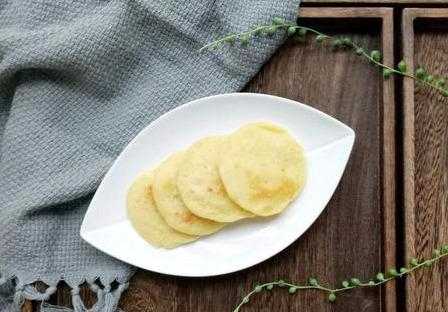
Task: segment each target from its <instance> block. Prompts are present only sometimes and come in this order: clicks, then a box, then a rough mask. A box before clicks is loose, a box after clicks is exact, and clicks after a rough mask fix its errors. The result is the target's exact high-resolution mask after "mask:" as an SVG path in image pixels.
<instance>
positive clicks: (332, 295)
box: [328, 293, 336, 302]
mask: <svg viewBox="0 0 448 312" xmlns="http://www.w3.org/2000/svg"><path fill="white" fill-rule="evenodd" d="M328 301H330V302H334V301H336V294H335V293H330V294H329V295H328Z"/></svg>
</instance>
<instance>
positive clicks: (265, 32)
mask: <svg viewBox="0 0 448 312" xmlns="http://www.w3.org/2000/svg"><path fill="white" fill-rule="evenodd" d="M278 32H282V33H284V34H286V35H287V36H292V37H294V38H295V39H296V40H297V41H298V42H305V41H306V37H307V35H308V34H313V35H315V38H314V40H315V41H316V42H317V43H319V44H324V43H325V42H329V43H330V44H331V46H332V48H333V50H339V49H345V50H350V51H354V52H355V53H356V54H357V55H359V56H360V57H363V58H365V59H367V60H368V61H369V63H371V64H373V65H375V66H378V67H379V68H381V69H382V71H383V77H384V78H385V79H388V78H390V77H391V76H392V75H394V74H395V75H400V76H403V77H407V78H411V79H414V80H415V81H416V82H419V83H421V84H423V85H426V86H428V87H430V88H432V89H434V90H436V91H438V92H439V93H440V94H441V95H443V96H444V97H448V88H447V86H446V80H445V78H443V77H439V76H435V75H431V74H429V73H428V72H427V71H426V70H425V69H424V68H423V67H418V68H417V69H416V70H415V72H414V73H410V72H409V71H408V68H407V67H408V66H407V64H406V62H405V61H404V60H402V61H400V62H399V63H398V64H397V66H396V67H391V66H388V65H385V64H383V63H382V62H381V59H382V56H381V52H380V51H378V50H372V51H367V50H366V49H364V48H363V47H361V46H360V45H358V44H356V43H355V42H353V41H352V40H351V39H350V38H349V37H337V36H330V35H327V34H324V33H322V32H320V31H317V30H315V29H312V28H310V27H305V26H300V25H297V24H296V23H294V22H289V21H286V20H285V19H283V18H279V17H276V18H274V19H273V21H272V23H271V24H268V25H261V26H256V27H254V28H252V29H250V30H247V31H245V32H242V33H239V34H229V35H227V36H225V37H223V38H221V39H218V40H216V41H213V42H211V43H209V44H207V45H205V46H203V47H202V48H201V49H200V51H204V50H207V49H216V48H219V47H221V46H223V45H234V44H236V43H239V44H240V45H241V46H242V47H246V46H248V45H249V43H250V41H251V40H252V39H253V38H254V37H257V36H272V35H274V34H275V33H278ZM447 256H448V245H444V246H443V247H441V248H440V249H436V250H434V252H433V255H432V257H431V258H429V259H427V260H421V261H419V260H417V259H416V258H412V259H411V260H410V262H409V265H408V266H407V267H402V268H400V270H398V271H397V270H396V269H394V268H392V269H389V270H388V271H387V272H386V273H383V272H380V273H378V274H377V275H376V276H375V277H374V278H372V279H370V280H368V281H364V282H363V281H361V280H359V279H358V278H351V279H349V280H344V281H343V282H342V283H341V286H340V287H330V286H324V285H322V284H320V283H319V281H318V280H317V279H316V278H309V279H308V282H307V283H306V284H302V285H300V284H293V283H289V282H285V281H283V280H279V281H274V282H269V283H264V284H260V285H257V286H255V288H254V289H253V290H252V291H251V292H249V293H248V294H247V295H246V296H244V297H243V298H242V300H241V302H240V303H239V304H238V305H237V306H236V307H235V309H234V310H233V312H239V311H240V310H241V308H242V307H243V306H244V305H245V304H247V303H249V301H250V299H251V297H252V296H254V295H256V294H257V293H260V292H262V291H270V290H272V289H273V288H274V287H280V288H284V289H287V290H288V292H289V293H290V294H294V293H296V292H297V291H298V290H315V291H320V292H324V293H326V294H327V298H328V301H330V302H334V301H335V300H336V298H337V295H339V294H340V293H344V292H347V291H350V290H353V289H355V288H369V287H376V286H380V285H382V284H385V283H387V282H389V281H392V280H394V279H396V278H401V277H405V276H406V275H409V274H410V273H412V272H414V271H416V270H418V269H421V268H423V267H430V266H431V265H433V264H434V263H435V262H437V261H439V260H441V259H442V258H444V257H447Z"/></svg>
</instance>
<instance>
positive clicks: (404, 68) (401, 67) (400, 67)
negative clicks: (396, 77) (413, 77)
mask: <svg viewBox="0 0 448 312" xmlns="http://www.w3.org/2000/svg"><path fill="white" fill-rule="evenodd" d="M397 68H398V70H399V71H400V72H401V73H405V72H406V71H407V70H408V66H407V65H406V63H405V61H404V60H401V61H400V63H398V66H397Z"/></svg>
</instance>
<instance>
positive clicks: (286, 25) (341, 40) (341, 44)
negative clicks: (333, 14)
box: [199, 17, 448, 97]
mask: <svg viewBox="0 0 448 312" xmlns="http://www.w3.org/2000/svg"><path fill="white" fill-rule="evenodd" d="M277 32H283V33H285V34H286V35H288V36H293V37H295V38H296V39H297V41H299V42H305V40H306V36H307V35H308V34H313V35H315V41H316V42H317V43H320V44H323V43H325V42H329V43H331V45H332V48H333V49H334V50H339V49H347V50H351V51H354V52H355V53H356V54H358V55H359V56H361V57H363V58H365V59H367V60H368V61H369V62H370V63H371V64H373V65H376V66H378V67H380V68H382V70H383V76H384V78H386V79H387V78H389V77H390V76H392V75H393V74H396V75H401V76H403V77H408V78H411V79H414V80H415V81H417V82H420V83H422V84H423V85H426V86H428V87H430V88H433V89H434V90H436V91H438V92H439V93H440V94H442V95H443V96H445V97H448V88H447V86H446V80H445V78H443V77H438V76H435V75H431V74H429V73H428V72H427V71H426V70H425V69H424V68H423V67H419V68H417V69H416V70H415V72H414V73H410V72H408V69H407V64H406V63H405V62H404V61H403V60H402V61H400V62H399V63H398V64H397V66H396V67H395V68H394V67H391V66H388V65H385V64H383V63H382V62H381V58H382V56H381V53H380V51H378V50H373V51H367V50H366V49H364V48H363V47H361V46H359V45H358V44H356V43H355V42H353V41H352V40H351V39H350V38H349V37H336V36H330V35H327V34H324V33H321V32H320V31H317V30H315V29H312V28H310V27H305V26H300V25H297V24H296V23H294V22H289V21H286V20H284V19H283V18H280V17H276V18H274V19H273V21H272V23H271V24H268V25H261V26H256V27H254V28H252V29H250V30H247V31H245V32H242V33H239V34H229V35H227V36H225V37H223V38H221V39H218V40H216V41H213V42H211V43H209V44H207V45H205V46H203V47H202V48H201V49H199V51H204V50H207V49H215V48H219V47H221V46H223V45H234V44H235V43H239V44H240V45H241V46H242V47H246V46H248V45H249V43H250V41H251V39H253V38H254V37H257V36H272V35H274V34H275V33H277Z"/></svg>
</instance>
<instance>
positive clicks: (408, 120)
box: [402, 8, 448, 311]
mask: <svg viewBox="0 0 448 312" xmlns="http://www.w3.org/2000/svg"><path fill="white" fill-rule="evenodd" d="M441 18H443V19H446V20H448V9H441V8H435V9H424V8H421V9H420V8H410V9H404V10H403V19H402V38H403V41H402V44H403V59H404V60H405V62H406V63H407V65H408V71H410V72H414V70H415V65H414V38H415V36H414V22H415V21H416V20H417V19H441ZM414 92H415V83H414V81H413V80H412V79H405V80H404V82H403V133H402V135H403V166H404V167H403V169H404V172H403V178H404V229H403V230H404V235H405V245H406V246H405V254H404V256H405V259H409V258H410V257H411V256H415V255H416V254H417V251H416V250H415V246H416V244H415V242H416V238H417V233H415V227H414V226H413V225H414V222H415V207H416V202H415V165H416V162H415V102H414ZM415 283H416V281H415V279H407V280H406V292H407V293H409V292H411V291H412V289H414V288H415V287H416V285H415ZM412 304H413V301H412V300H407V301H406V308H407V311H412V310H414V309H413V308H412Z"/></svg>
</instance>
